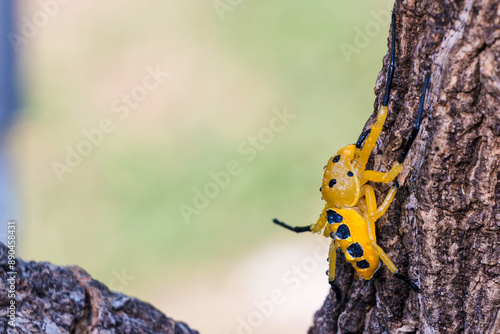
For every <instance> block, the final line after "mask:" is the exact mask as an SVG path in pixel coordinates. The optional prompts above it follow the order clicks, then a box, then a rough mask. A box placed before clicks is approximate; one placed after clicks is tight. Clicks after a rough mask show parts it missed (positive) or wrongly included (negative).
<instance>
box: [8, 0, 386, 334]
mask: <svg viewBox="0 0 500 334" xmlns="http://www.w3.org/2000/svg"><path fill="white" fill-rule="evenodd" d="M43 3H45V2H43V1H41V2H38V1H22V2H21V6H20V8H19V17H20V19H21V22H20V24H21V25H20V27H23V24H26V22H31V23H33V24H35V26H36V28H37V29H36V33H34V34H33V36H30V37H29V38H27V39H25V43H24V44H23V45H22V51H21V53H20V57H21V64H22V71H23V76H24V77H23V80H24V83H25V92H24V94H25V99H26V101H25V108H24V109H23V111H22V116H21V118H20V119H19V121H18V122H17V124H16V125H15V127H14V129H13V131H12V133H11V134H12V136H11V138H10V142H9V147H10V152H11V154H12V155H13V156H14V166H15V170H16V175H15V176H16V178H17V182H18V185H19V188H20V201H21V207H22V216H21V219H20V228H21V235H20V241H19V243H20V247H21V250H20V251H21V253H22V257H23V258H24V259H27V260H43V261H50V262H52V263H55V264H58V265H71V264H76V265H79V266H81V267H83V268H84V269H85V270H87V271H88V272H89V273H90V274H91V275H92V276H93V277H94V278H96V279H98V280H100V281H102V282H103V283H105V284H108V285H109V286H110V287H111V288H112V289H114V290H118V291H122V292H124V293H126V294H129V295H133V296H137V297H138V298H140V299H142V300H145V301H148V302H150V303H152V304H153V305H155V306H156V307H158V308H160V309H161V310H162V311H164V312H165V313H166V314H167V315H168V316H172V317H174V318H176V319H178V320H183V321H186V322H187V323H188V324H189V325H190V326H192V327H193V328H195V329H198V330H200V331H201V332H202V333H304V332H305V331H306V330H307V328H308V326H309V325H310V324H311V323H312V316H313V314H314V312H315V311H316V310H317V309H318V308H319V307H320V306H321V303H322V300H323V299H324V297H325V296H326V294H327V293H328V284H327V278H326V276H325V273H324V272H325V270H326V269H327V262H326V254H327V252H326V250H324V249H322V250H321V261H319V262H317V263H316V264H314V263H313V262H311V261H309V260H310V259H311V256H312V254H313V252H314V251H315V249H316V248H317V247H318V245H320V244H321V245H324V243H325V242H328V241H327V240H326V239H325V240H319V239H320V237H319V236H312V235H294V234H292V233H291V232H287V231H285V230H283V229H281V228H278V227H277V226H274V225H273V224H272V223H271V219H272V218H274V217H277V218H280V219H282V220H284V221H286V222H288V223H290V224H292V225H306V224H310V223H313V222H315V220H316V219H317V217H318V215H319V213H320V211H321V209H322V207H323V203H322V201H321V199H320V193H319V191H318V189H319V187H320V183H321V178H322V171H323V166H324V164H325V163H326V161H327V159H328V158H329V157H331V156H332V155H333V154H334V153H335V152H336V151H337V150H338V149H339V148H340V147H342V146H344V145H347V144H350V143H353V142H354V141H356V139H357V138H358V136H359V133H360V131H361V130H362V127H363V125H364V124H365V122H366V120H367V119H368V117H369V116H370V115H371V113H372V111H373V102H374V98H375V96H374V93H373V87H374V84H375V81H376V78H377V75H378V72H379V71H380V69H381V67H382V58H383V56H384V55H385V53H386V52H387V36H388V31H389V18H388V17H387V20H385V21H386V22H385V23H384V22H383V21H384V18H385V17H384V16H377V15H375V13H384V15H385V16H388V15H389V13H390V12H389V9H390V8H392V2H391V1H378V0H377V1H333V0H316V1H308V2H304V1H299V0H289V1H286V2H283V1H276V0H267V1H255V0H253V1H244V0H243V1H239V2H238V1H229V0H222V1H219V2H217V1H215V2H212V1H196V0H191V1H173V0H170V1H159V0H156V1H132V0H120V1H118V0H113V1H104V2H103V1H95V0H94V1H69V2H67V3H66V4H58V2H57V1H55V3H56V4H58V5H57V6H56V7H52V8H51V9H50V8H49V9H47V8H45V7H44V5H43ZM231 3H232V4H233V5H231ZM214 4H219V5H221V6H222V5H225V6H226V7H219V8H225V9H226V11H225V12H223V13H221V12H220V10H219V12H218V11H217V9H216V8H215V7H214ZM360 8H362V9H360ZM43 12H45V13H46V14H47V15H48V14H50V16H49V20H48V22H46V24H41V23H43V22H41V23H40V22H38V23H37V21H36V17H37V15H42V14H40V13H43ZM380 15H382V14H380ZM42 16H43V15H42ZM23 20H24V21H23ZM377 29H378V30H377ZM360 31H361V32H363V33H365V34H366V33H367V34H368V35H366V36H367V38H365V39H363V38H362V37H360V36H359V32H360ZM361 42H363V43H361ZM342 45H344V47H345V46H346V45H349V46H351V47H355V48H356V50H357V52H356V53H353V54H351V55H350V56H349V57H346V54H344V53H343V51H342V48H341V46H342ZM148 68H149V69H150V70H151V69H157V68H158V69H160V70H161V71H164V72H168V73H169V75H168V77H165V78H164V79H163V81H162V82H161V83H159V84H158V86H157V87H156V88H154V89H151V91H147V94H146V96H144V97H142V98H141V99H142V100H141V101H136V102H137V106H135V105H134V108H130V113H129V114H128V116H127V117H123V118H120V116H121V115H122V114H121V113H116V112H114V111H116V104H115V103H116V101H117V99H118V101H121V99H122V98H123V96H124V95H122V94H131V93H132V92H136V93H137V92H139V91H140V89H138V88H137V87H140V86H141V85H142V84H143V80H144V79H145V78H146V77H147V75H148ZM150 82H153V81H150ZM120 103H121V104H120V105H121V106H122V107H123V105H124V104H123V102H120ZM285 109H286V110H287V112H288V113H289V114H292V115H293V116H294V118H293V119H290V121H289V124H286V125H285V126H284V127H283V129H282V131H279V132H276V131H275V132H274V133H273V132H271V134H272V138H271V137H269V134H270V132H269V130H266V128H267V129H269V127H270V123H271V122H272V120H273V118H274V117H275V113H273V110H278V111H281V112H283V110H285ZM103 119H109V120H111V122H112V124H113V126H114V130H113V131H112V132H111V133H108V134H103V138H102V141H101V142H100V143H99V144H97V145H93V146H92V147H91V150H90V153H89V154H88V155H87V156H84V157H82V162H81V163H80V164H79V165H78V166H76V167H75V168H71V169H72V171H71V172H68V173H64V174H63V175H62V181H60V180H59V179H58V177H57V175H56V173H55V171H54V162H58V163H61V164H66V163H65V159H66V156H67V154H68V147H70V149H74V150H77V147H78V145H83V144H82V141H85V140H86V137H85V135H84V133H83V131H84V130H87V131H91V130H93V129H97V128H98V127H99V124H100V123H101V121H102V120H103ZM276 124H281V123H279V122H278V123H276ZM280 129H281V128H280ZM259 135H260V136H261V138H265V139H264V140H265V141H266V142H265V143H264V142H262V141H261V140H260V139H257V140H258V145H261V146H259V149H260V150H256V151H255V152H256V154H255V156H252V157H253V159H251V161H247V159H249V158H250V154H244V153H242V151H241V150H242V147H244V148H247V149H248V148H249V147H251V143H252V139H251V138H249V137H256V138H259V137H258V136H259ZM266 135H267V137H266ZM240 145H243V146H240ZM233 160H234V161H236V162H237V163H238V164H239V166H240V169H241V171H240V172H239V173H237V175H234V176H231V177H230V181H229V184H228V185H227V186H225V187H223V188H220V187H219V189H218V194H217V196H214V198H212V199H209V201H208V205H207V206H206V207H204V208H202V209H200V210H199V212H198V213H197V214H193V215H191V216H190V219H189V222H188V221H186V219H185V218H184V217H183V215H182V214H181V211H180V206H181V205H182V204H184V205H186V206H193V200H194V198H195V189H198V190H199V191H201V192H203V191H204V188H205V187H206V186H207V185H208V184H210V182H212V178H211V176H210V173H217V172H220V171H223V170H225V169H226V165H227V164H228V162H230V161H233ZM308 259H309V260H308ZM304 261H305V262H304ZM307 261H309V262H310V263H309V267H307V268H309V269H307V268H306V271H307V275H299V274H297V275H298V277H300V284H299V283H297V282H299V281H296V283H297V284H292V283H291V281H290V280H287V279H286V277H288V276H287V275H288V274H289V271H290V270H292V272H293V268H294V265H298V266H299V267H301V266H303V264H304V263H306V262H307ZM291 268H292V269H291ZM297 275H296V276H297ZM305 276H307V277H305ZM276 290H277V291H281V292H283V294H284V297H283V298H281V299H280V300H281V301H280V302H279V303H274V304H273V306H272V307H271V306H269V304H265V303H264V305H268V308H267V309H266V308H265V307H264V306H262V303H261V302H262V301H263V300H265V299H266V298H267V299H269V298H270V296H271V294H272V292H273V291H276ZM259 305H260V306H259ZM256 312H257V313H259V314H261V316H260V317H259V316H258V315H257V313H256Z"/></svg>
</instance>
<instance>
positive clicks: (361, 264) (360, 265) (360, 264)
mask: <svg viewBox="0 0 500 334" xmlns="http://www.w3.org/2000/svg"><path fill="white" fill-rule="evenodd" d="M356 266H357V267H358V268H359V269H368V268H370V264H369V263H368V261H366V260H361V261H358V262H356Z"/></svg>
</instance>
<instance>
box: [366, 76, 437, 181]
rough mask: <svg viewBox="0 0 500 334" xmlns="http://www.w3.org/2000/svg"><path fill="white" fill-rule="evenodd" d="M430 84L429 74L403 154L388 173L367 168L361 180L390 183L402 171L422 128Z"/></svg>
mask: <svg viewBox="0 0 500 334" xmlns="http://www.w3.org/2000/svg"><path fill="white" fill-rule="evenodd" d="M428 84H429V75H427V76H426V77H425V83H424V89H423V92H422V96H421V97H420V108H419V110H418V116H417V120H416V122H415V124H414V125H413V129H412V131H411V133H410V137H409V138H408V141H407V142H406V145H405V146H404V147H403V150H402V151H401V154H400V155H399V157H398V159H397V160H396V161H395V162H394V164H393V165H392V167H391V170H390V171H389V172H387V173H383V172H376V171H373V170H365V171H363V172H362V173H361V177H360V178H361V180H362V181H361V182H367V181H373V182H382V183H388V182H391V181H392V180H394V179H395V178H396V176H398V174H399V172H400V171H401V166H402V164H403V161H404V160H405V159H406V156H407V155H408V151H409V150H410V148H411V146H412V145H413V142H414V141H415V138H416V137H417V134H418V130H419V129H420V121H421V119H422V110H423V109H424V102H425V92H426V91H427V85H428Z"/></svg>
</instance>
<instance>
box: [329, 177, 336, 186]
mask: <svg viewBox="0 0 500 334" xmlns="http://www.w3.org/2000/svg"><path fill="white" fill-rule="evenodd" d="M336 183H337V180H335V179H331V180H330V182H329V183H328V186H329V187H330V188H331V187H333V186H334V185H335V184H336Z"/></svg>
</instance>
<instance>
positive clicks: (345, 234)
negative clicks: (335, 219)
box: [336, 224, 351, 240]
mask: <svg viewBox="0 0 500 334" xmlns="http://www.w3.org/2000/svg"><path fill="white" fill-rule="evenodd" d="M336 235H337V238H339V239H341V240H344V239H347V238H349V237H350V236H351V231H350V230H349V227H348V226H347V225H346V224H342V225H340V226H339V227H338V228H337V233H336Z"/></svg>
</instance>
